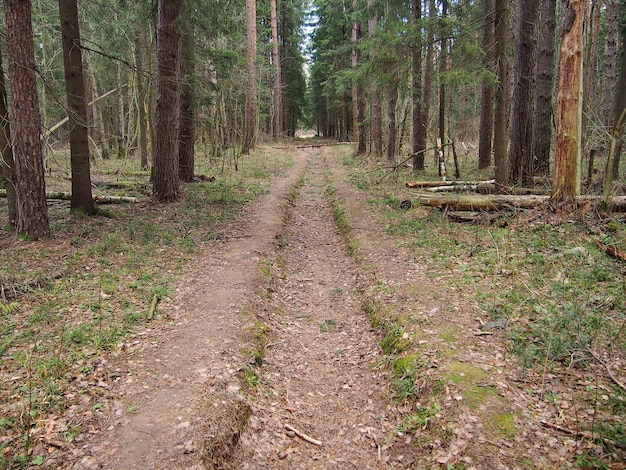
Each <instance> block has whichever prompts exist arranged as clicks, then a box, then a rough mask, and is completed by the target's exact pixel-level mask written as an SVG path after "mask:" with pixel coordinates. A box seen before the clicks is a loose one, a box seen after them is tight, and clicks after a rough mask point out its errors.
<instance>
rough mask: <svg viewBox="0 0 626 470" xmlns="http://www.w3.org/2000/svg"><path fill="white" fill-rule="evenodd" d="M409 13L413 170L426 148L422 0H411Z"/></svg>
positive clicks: (420, 163) (419, 166)
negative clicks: (411, 22)
mask: <svg viewBox="0 0 626 470" xmlns="http://www.w3.org/2000/svg"><path fill="white" fill-rule="evenodd" d="M411 13H412V21H413V34H414V35H415V43H414V44H413V49H412V52H411V54H412V57H411V62H412V63H411V65H412V75H411V87H412V90H411V100H412V107H413V120H412V134H411V135H412V152H413V171H422V170H423V169H424V149H425V148H426V141H425V139H426V133H425V132H424V131H423V129H422V128H423V127H425V125H426V123H425V122H424V96H423V88H422V0H412V2H411Z"/></svg>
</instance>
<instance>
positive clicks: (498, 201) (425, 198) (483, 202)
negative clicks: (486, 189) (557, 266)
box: [410, 194, 626, 212]
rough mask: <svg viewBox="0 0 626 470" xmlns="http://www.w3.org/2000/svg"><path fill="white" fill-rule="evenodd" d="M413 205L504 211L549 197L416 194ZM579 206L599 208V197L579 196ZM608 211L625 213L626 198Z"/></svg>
mask: <svg viewBox="0 0 626 470" xmlns="http://www.w3.org/2000/svg"><path fill="white" fill-rule="evenodd" d="M410 199H411V201H412V202H413V203H414V204H419V205H422V206H427V207H438V208H440V209H445V210H453V211H497V210H506V209H535V208H538V207H542V206H544V207H546V206H548V205H549V204H550V202H551V199H550V196H540V195H532V194H529V195H523V196H520V195H501V194H494V195H489V196H480V195H475V194H463V195H460V194H416V195H413V197H412V198H410ZM578 204H579V205H580V206H583V205H589V206H590V207H598V208H600V207H601V205H602V197H601V196H580V197H579V198H578ZM609 209H610V210H611V211H613V212H626V196H617V197H614V198H612V199H611V201H610V207H609Z"/></svg>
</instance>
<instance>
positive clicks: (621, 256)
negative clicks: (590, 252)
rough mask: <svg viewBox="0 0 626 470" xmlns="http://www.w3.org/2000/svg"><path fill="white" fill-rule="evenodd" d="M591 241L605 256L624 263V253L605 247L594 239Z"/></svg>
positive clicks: (625, 258) (609, 246)
mask: <svg viewBox="0 0 626 470" xmlns="http://www.w3.org/2000/svg"><path fill="white" fill-rule="evenodd" d="M593 241H594V242H595V243H596V245H598V248H600V249H601V250H602V251H604V252H605V253H606V254H608V255H610V256H612V257H613V258H617V259H619V260H622V261H626V253H624V252H623V251H622V250H620V249H618V248H616V247H614V246H611V245H605V244H604V243H602V242H601V241H600V240H598V239H596V238H594V239H593Z"/></svg>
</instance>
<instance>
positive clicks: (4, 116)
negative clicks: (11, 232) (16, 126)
mask: <svg viewBox="0 0 626 470" xmlns="http://www.w3.org/2000/svg"><path fill="white" fill-rule="evenodd" d="M7 103H8V100H7V89H6V85H5V82H4V66H3V65H2V53H1V51H0V167H2V174H1V175H0V181H2V182H3V183H4V187H5V190H6V192H7V205H8V216H9V225H10V226H11V227H15V224H16V220H17V201H16V199H15V175H14V172H13V167H14V165H15V163H14V161H13V147H12V146H11V126H10V124H9V123H10V119H9V108H8V104H7Z"/></svg>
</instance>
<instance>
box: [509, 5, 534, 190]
mask: <svg viewBox="0 0 626 470" xmlns="http://www.w3.org/2000/svg"><path fill="white" fill-rule="evenodd" d="M537 6H538V4H537V0H523V1H521V2H520V3H519V18H520V19H519V28H518V36H517V47H516V59H515V87H514V89H513V109H512V113H511V115H512V120H511V136H510V141H511V148H510V150H509V171H510V176H509V177H510V180H511V181H512V182H515V183H518V184H521V185H522V186H526V187H531V186H532V185H533V175H534V172H535V165H534V158H533V155H532V138H533V134H532V132H533V90H532V87H533V81H534V77H533V75H534V62H535V41H536V38H535V37H534V36H535V24H536V23H537V18H538V14H537V12H538V8H537Z"/></svg>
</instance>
